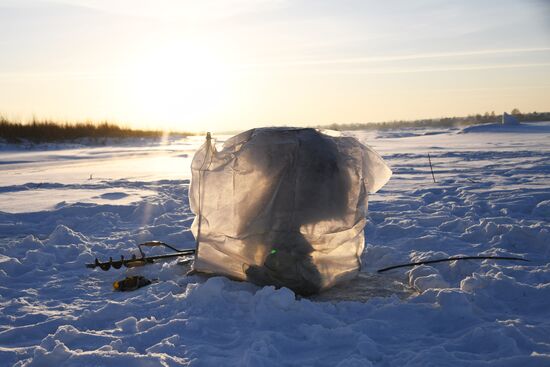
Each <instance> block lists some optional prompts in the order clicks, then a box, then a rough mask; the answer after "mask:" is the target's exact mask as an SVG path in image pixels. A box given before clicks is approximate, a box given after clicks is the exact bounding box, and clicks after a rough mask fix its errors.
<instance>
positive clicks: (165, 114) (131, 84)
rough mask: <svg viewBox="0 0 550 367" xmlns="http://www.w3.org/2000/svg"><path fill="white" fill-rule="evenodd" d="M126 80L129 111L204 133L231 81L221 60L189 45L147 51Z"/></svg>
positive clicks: (135, 63)
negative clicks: (197, 128) (194, 128)
mask: <svg viewBox="0 0 550 367" xmlns="http://www.w3.org/2000/svg"><path fill="white" fill-rule="evenodd" d="M125 76H126V77H125V78H122V82H123V83H124V84H125V87H126V89H127V90H128V92H129V93H128V95H127V104H128V107H129V108H130V109H134V110H138V111H141V113H142V114H143V116H142V120H144V121H156V122H158V123H161V124H163V125H165V126H171V127H174V128H177V127H178V126H180V128H181V127H193V126H200V127H199V128H206V127H207V126H205V124H206V125H208V123H207V121H208V120H209V119H210V118H213V117H214V116H216V115H217V114H219V112H220V110H221V109H222V108H223V105H224V104H225V103H226V101H227V97H228V95H227V94H228V88H229V83H230V78H231V74H230V71H229V68H228V67H227V65H226V64H225V63H224V59H223V56H222V55H218V54H215V53H214V52H212V51H211V50H208V49H207V48H206V47H204V46H200V45H198V44H197V43H192V42H186V43H173V44H169V45H166V46H163V47H160V48H157V49H153V50H147V52H144V53H143V55H141V56H138V57H137V58H136V59H135V60H132V61H131V62H130V66H129V67H128V74H127V75H125Z"/></svg>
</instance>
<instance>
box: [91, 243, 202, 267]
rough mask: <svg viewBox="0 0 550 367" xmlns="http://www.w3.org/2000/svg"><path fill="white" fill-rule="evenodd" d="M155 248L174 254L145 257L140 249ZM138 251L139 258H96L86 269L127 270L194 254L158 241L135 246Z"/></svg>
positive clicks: (122, 256) (193, 251) (191, 250)
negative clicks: (101, 259) (102, 259)
mask: <svg viewBox="0 0 550 367" xmlns="http://www.w3.org/2000/svg"><path fill="white" fill-rule="evenodd" d="M156 246H164V247H166V248H169V249H170V250H173V251H174V252H172V253H168V254H163V255H155V256H146V255H145V253H144V252H143V248H142V247H156ZM137 247H138V249H139V253H140V254H141V256H140V257H137V256H136V255H135V254H133V255H132V257H130V258H129V259H125V258H124V255H121V256H120V260H113V258H112V257H109V261H105V262H100V261H99V260H98V259H97V258H96V259H95V261H94V262H93V263H91V264H86V267H87V268H91V269H95V268H96V267H99V268H100V269H101V270H104V271H107V270H109V269H111V267H113V268H115V269H120V268H121V267H122V265H124V266H125V267H127V268H134V267H136V266H143V265H147V264H153V263H154V262H155V261H158V260H166V259H171V258H175V257H180V256H189V255H194V254H195V249H184V250H178V249H177V248H175V247H172V246H170V245H168V244H166V243H164V242H160V241H149V242H145V243H141V244H139V245H137Z"/></svg>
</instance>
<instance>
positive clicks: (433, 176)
mask: <svg viewBox="0 0 550 367" xmlns="http://www.w3.org/2000/svg"><path fill="white" fill-rule="evenodd" d="M428 162H430V171H432V178H433V180H434V183H437V182H435V175H434V169H433V167H432V159H431V158H430V153H428Z"/></svg>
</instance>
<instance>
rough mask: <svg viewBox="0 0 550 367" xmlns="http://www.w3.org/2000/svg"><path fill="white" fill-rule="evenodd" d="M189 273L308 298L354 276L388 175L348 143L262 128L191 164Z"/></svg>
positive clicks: (371, 155) (327, 135)
mask: <svg viewBox="0 0 550 367" xmlns="http://www.w3.org/2000/svg"><path fill="white" fill-rule="evenodd" d="M191 170H192V175H193V177H192V182H191V188H190V191H191V192H190V195H189V197H190V202H191V210H192V211H193V213H195V214H196V217H195V220H194V222H193V225H192V231H193V234H194V236H195V238H196V239H197V244H198V246H197V253H196V257H195V262H194V270H195V271H198V272H203V273H208V274H215V275H225V276H228V277H230V278H234V279H239V280H247V281H250V282H253V283H255V284H258V285H275V286H277V287H283V286H284V287H288V288H290V289H292V290H294V291H295V292H296V293H299V294H303V295H307V294H314V293H317V292H319V291H321V290H323V289H326V288H329V287H331V286H333V285H335V284H336V283H338V282H341V281H344V280H348V279H351V278H353V277H355V276H356V275H357V273H358V271H359V270H360V267H361V263H360V255H361V253H362V252H363V249H364V234H363V229H364V227H365V224H366V219H365V217H366V214H367V198H368V193H373V192H376V191H377V190H378V189H380V188H381V187H382V186H384V185H385V184H386V182H387V181H388V180H389V178H390V176H391V170H390V169H389V168H388V166H387V165H386V164H385V163H384V161H383V159H382V158H381V157H380V156H379V155H378V154H377V153H376V152H375V151H374V150H372V149H371V148H369V147H367V146H365V145H363V144H361V143H360V142H359V141H357V140H356V139H355V138H353V137H346V136H342V135H341V134H339V133H336V132H321V131H318V130H315V129H295V128H261V129H253V130H249V131H246V132H244V133H241V134H239V135H237V136H234V137H232V138H231V139H229V140H227V141H226V142H225V144H224V145H223V148H222V150H221V151H217V150H216V148H215V146H214V144H212V143H211V142H210V140H207V141H206V143H205V144H204V145H203V146H202V147H201V148H200V149H199V150H198V151H197V152H196V154H195V156H194V158H193V162H192V164H191Z"/></svg>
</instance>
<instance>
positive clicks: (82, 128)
mask: <svg viewBox="0 0 550 367" xmlns="http://www.w3.org/2000/svg"><path fill="white" fill-rule="evenodd" d="M164 134H166V132H163V131H160V130H137V129H130V128H125V127H121V126H119V125H117V124H113V123H109V122H102V123H92V122H78V123H59V122H55V121H49V120H33V121H32V122H30V123H21V122H13V121H10V120H8V119H6V118H3V117H0V139H4V140H5V141H6V142H8V143H22V142H32V143H35V144H36V143H49V142H60V141H74V140H77V139H90V140H91V141H92V142H94V141H99V140H101V139H106V138H115V139H122V138H160V137H162V136H163V135H164ZM169 134H171V135H181V136H184V135H191V134H190V133H169Z"/></svg>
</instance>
